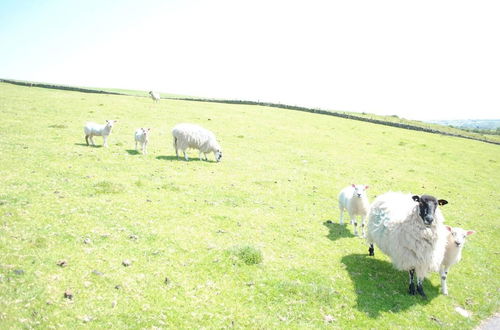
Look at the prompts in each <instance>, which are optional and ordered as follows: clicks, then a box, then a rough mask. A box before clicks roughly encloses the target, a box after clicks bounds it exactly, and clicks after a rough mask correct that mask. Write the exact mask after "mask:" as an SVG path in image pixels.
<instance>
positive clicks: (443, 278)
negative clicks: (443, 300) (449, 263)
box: [439, 266, 448, 295]
mask: <svg viewBox="0 0 500 330" xmlns="http://www.w3.org/2000/svg"><path fill="white" fill-rule="evenodd" d="M439 273H440V274H441V292H442V293H443V294H444V295H448V286H447V285H446V278H447V277H448V267H444V266H441V269H440V272H439Z"/></svg>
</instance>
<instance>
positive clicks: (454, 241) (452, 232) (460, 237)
mask: <svg viewBox="0 0 500 330" xmlns="http://www.w3.org/2000/svg"><path fill="white" fill-rule="evenodd" d="M446 230H447V231H448V233H447V234H448V241H447V245H446V250H445V252H444V258H443V261H442V262H441V267H440V270H439V273H440V274H441V292H442V293H443V294H444V295H447V294H448V287H447V285H446V277H447V276H448V270H449V269H450V267H451V266H453V265H454V264H456V263H457V262H459V261H460V259H461V258H462V249H463V247H464V244H465V238H466V237H467V236H469V235H472V234H474V233H475V231H473V230H464V229H462V228H458V227H455V228H452V227H450V226H446Z"/></svg>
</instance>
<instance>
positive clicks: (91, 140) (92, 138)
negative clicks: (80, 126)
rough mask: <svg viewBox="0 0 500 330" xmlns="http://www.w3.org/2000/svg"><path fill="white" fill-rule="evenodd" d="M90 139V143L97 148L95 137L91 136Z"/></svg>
mask: <svg viewBox="0 0 500 330" xmlns="http://www.w3.org/2000/svg"><path fill="white" fill-rule="evenodd" d="M89 139H90V143H92V145H93V146H94V147H95V142H94V136H93V135H90V136H89Z"/></svg>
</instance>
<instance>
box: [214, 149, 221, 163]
mask: <svg viewBox="0 0 500 330" xmlns="http://www.w3.org/2000/svg"><path fill="white" fill-rule="evenodd" d="M214 156H215V160H216V161H217V162H220V160H221V159H222V150H220V149H217V150H215V151H214Z"/></svg>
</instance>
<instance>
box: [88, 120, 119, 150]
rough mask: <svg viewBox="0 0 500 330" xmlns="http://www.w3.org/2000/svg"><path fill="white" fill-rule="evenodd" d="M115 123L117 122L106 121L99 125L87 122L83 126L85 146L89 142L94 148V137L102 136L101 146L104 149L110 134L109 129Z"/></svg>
mask: <svg viewBox="0 0 500 330" xmlns="http://www.w3.org/2000/svg"><path fill="white" fill-rule="evenodd" d="M116 122H117V120H106V124H105V125H101V124H96V123H93V122H88V123H86V124H85V127H84V128H83V131H84V132H85V142H87V145H89V140H90V142H91V143H92V145H93V146H95V143H94V136H102V139H103V141H104V142H103V145H104V146H105V147H107V146H108V142H107V140H108V136H109V134H111V129H112V128H113V125H114V124H115V123H116Z"/></svg>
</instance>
